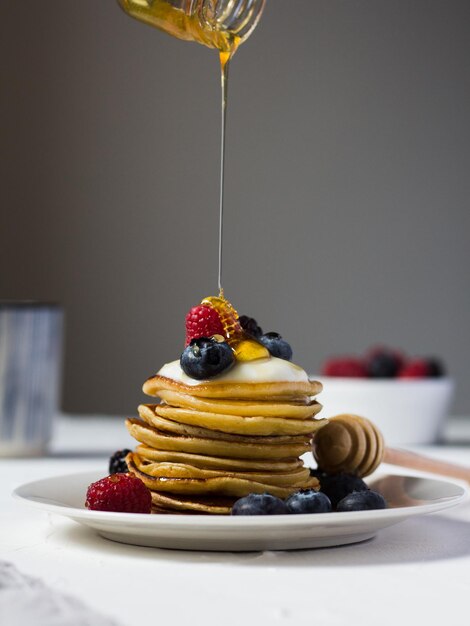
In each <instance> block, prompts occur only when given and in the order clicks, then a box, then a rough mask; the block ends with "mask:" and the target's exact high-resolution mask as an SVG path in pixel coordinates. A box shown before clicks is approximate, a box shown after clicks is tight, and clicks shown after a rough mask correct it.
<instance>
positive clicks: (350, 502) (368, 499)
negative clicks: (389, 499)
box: [336, 490, 387, 512]
mask: <svg viewBox="0 0 470 626" xmlns="http://www.w3.org/2000/svg"><path fill="white" fill-rule="evenodd" d="M386 508H387V503H386V501H385V498H384V497H383V496H381V495H380V493H377V492H376V491H370V490H369V491H353V492H352V493H350V494H348V495H347V496H346V497H345V498H343V499H342V500H340V501H339V502H338V506H337V507H336V510H337V511H342V512H344V511H372V510H375V509H386Z"/></svg>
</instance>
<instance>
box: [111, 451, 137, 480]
mask: <svg viewBox="0 0 470 626" xmlns="http://www.w3.org/2000/svg"><path fill="white" fill-rule="evenodd" d="M129 452H131V450H128V449H127V448H124V450H116V452H115V453H114V454H113V455H112V456H111V457H110V458H109V468H108V469H109V473H110V474H127V472H128V471H129V468H128V467H127V463H126V456H127V455H128V454H129Z"/></svg>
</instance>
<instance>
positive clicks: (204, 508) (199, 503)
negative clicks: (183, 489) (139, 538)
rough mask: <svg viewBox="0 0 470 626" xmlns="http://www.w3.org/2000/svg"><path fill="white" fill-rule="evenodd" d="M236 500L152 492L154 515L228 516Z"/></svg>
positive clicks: (221, 497)
mask: <svg viewBox="0 0 470 626" xmlns="http://www.w3.org/2000/svg"><path fill="white" fill-rule="evenodd" d="M235 500H236V498H230V497H228V496H215V495H214V496H209V497H208V496H189V495H185V494H182V495H177V494H175V493H160V492H158V491H152V511H153V512H154V513H167V514H171V513H173V514H175V513H180V514H181V513H193V514H194V513H209V514H211V515H229V514H230V511H231V509H232V506H233V503H234V502H235Z"/></svg>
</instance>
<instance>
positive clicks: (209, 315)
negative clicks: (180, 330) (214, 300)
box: [185, 305, 224, 346]
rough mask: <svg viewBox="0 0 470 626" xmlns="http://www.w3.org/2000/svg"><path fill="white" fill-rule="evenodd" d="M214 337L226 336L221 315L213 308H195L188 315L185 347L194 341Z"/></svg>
mask: <svg viewBox="0 0 470 626" xmlns="http://www.w3.org/2000/svg"><path fill="white" fill-rule="evenodd" d="M212 335H224V327H223V325H222V322H221V321H220V317H219V314H218V313H217V311H216V310H215V309H214V308H212V307H211V306H207V305H198V306H193V307H192V309H190V310H189V311H188V313H187V315H186V343H185V346H187V345H189V343H190V342H191V340H192V339H197V338H198V337H212Z"/></svg>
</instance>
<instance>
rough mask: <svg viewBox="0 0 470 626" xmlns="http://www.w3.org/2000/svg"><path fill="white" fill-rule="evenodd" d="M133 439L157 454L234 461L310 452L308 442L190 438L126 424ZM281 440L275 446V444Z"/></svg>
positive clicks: (137, 423) (142, 424) (140, 423)
mask: <svg viewBox="0 0 470 626" xmlns="http://www.w3.org/2000/svg"><path fill="white" fill-rule="evenodd" d="M126 427H127V429H128V431H129V433H130V435H131V436H132V437H134V439H136V440H137V441H138V442H139V443H144V444H146V445H147V446H150V447H151V448H155V449H156V450H166V451H172V452H186V453H189V454H202V455H205V456H214V457H224V458H236V459H276V460H278V459H285V458H288V457H299V456H301V455H302V454H305V453H306V452H309V451H310V450H311V446H310V440H309V439H308V438H298V437H292V438H290V441H289V438H287V437H279V438H278V437H238V438H237V439H235V438H234V437H235V436H234V435H232V436H231V437H230V436H227V437H229V438H227V439H225V438H224V439H222V438H221V439H209V438H203V437H192V436H189V435H178V434H169V433H166V432H163V431H160V430H158V429H157V428H154V427H152V426H150V425H149V424H147V423H146V422H143V421H141V420H138V419H128V420H126ZM278 439H281V441H280V442H279V443H278V442H277V440H278Z"/></svg>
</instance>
